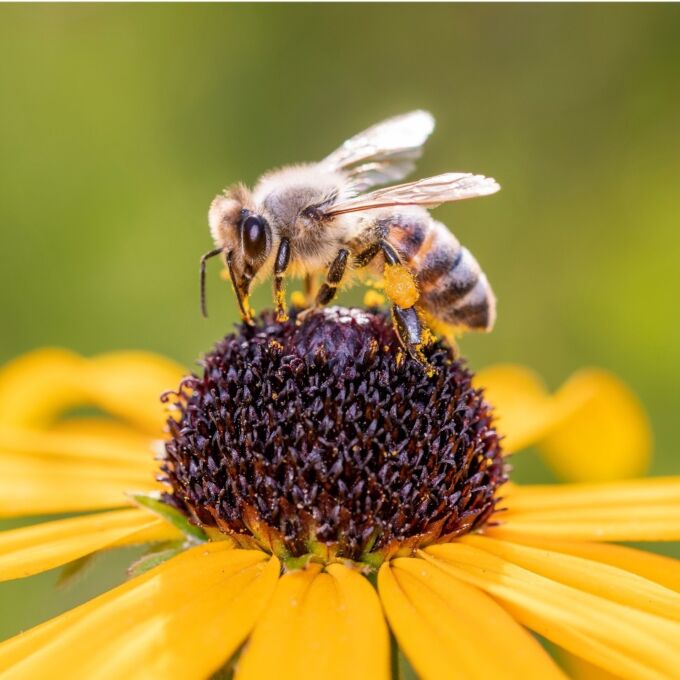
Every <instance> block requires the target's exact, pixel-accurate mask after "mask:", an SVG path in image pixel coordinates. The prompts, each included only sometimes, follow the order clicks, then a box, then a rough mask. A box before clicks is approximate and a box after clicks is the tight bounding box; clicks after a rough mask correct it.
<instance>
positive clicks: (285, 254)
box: [274, 238, 290, 322]
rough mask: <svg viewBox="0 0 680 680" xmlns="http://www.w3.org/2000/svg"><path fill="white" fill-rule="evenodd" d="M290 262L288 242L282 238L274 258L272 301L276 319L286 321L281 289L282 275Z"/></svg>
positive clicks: (284, 294)
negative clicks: (274, 304) (274, 303)
mask: <svg viewBox="0 0 680 680" xmlns="http://www.w3.org/2000/svg"><path fill="white" fill-rule="evenodd" d="M289 264H290V242H289V241H288V239H287V238H282V239H281V243H280V244H279V249H278V251H277V253H276V260H274V301H275V302H276V320H277V321H279V322H283V321H288V315H287V314H286V293H285V291H284V289H283V275H284V274H285V272H286V269H288V265H289Z"/></svg>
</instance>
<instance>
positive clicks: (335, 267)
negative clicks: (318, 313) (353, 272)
mask: <svg viewBox="0 0 680 680" xmlns="http://www.w3.org/2000/svg"><path fill="white" fill-rule="evenodd" d="M348 257H349V250H347V249H346V248H341V249H340V250H339V251H338V254H337V255H336V256H335V259H334V260H333V262H331V266H330V267H329V268H328V272H327V274H326V282H325V283H323V284H322V285H321V288H319V292H318V293H317V294H316V304H317V306H318V307H321V306H323V305H327V304H328V303H329V302H331V301H332V300H333V298H334V297H335V294H336V293H337V292H338V284H339V283H340V281H342V277H343V276H344V274H345V269H347V258H348Z"/></svg>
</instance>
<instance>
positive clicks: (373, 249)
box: [354, 241, 381, 268]
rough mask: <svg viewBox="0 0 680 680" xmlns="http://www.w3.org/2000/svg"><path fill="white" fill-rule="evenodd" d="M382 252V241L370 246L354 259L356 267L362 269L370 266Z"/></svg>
mask: <svg viewBox="0 0 680 680" xmlns="http://www.w3.org/2000/svg"><path fill="white" fill-rule="evenodd" d="M380 250H381V246H380V241H376V242H375V243H372V244H371V245H370V246H368V248H366V249H365V250H362V251H361V252H360V253H358V254H357V256H356V257H355V258H354V266H355V267H359V268H361V267H365V266H366V265H368V264H370V263H371V261H372V260H373V259H374V258H375V256H376V255H377V254H378V253H379V252H380Z"/></svg>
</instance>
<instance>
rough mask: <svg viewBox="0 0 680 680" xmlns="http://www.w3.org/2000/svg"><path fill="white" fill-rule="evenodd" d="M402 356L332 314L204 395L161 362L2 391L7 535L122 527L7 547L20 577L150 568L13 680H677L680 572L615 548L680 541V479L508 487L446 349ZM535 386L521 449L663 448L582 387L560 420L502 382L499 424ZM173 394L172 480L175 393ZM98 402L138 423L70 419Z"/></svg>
mask: <svg viewBox="0 0 680 680" xmlns="http://www.w3.org/2000/svg"><path fill="white" fill-rule="evenodd" d="M395 342H396V340H395V337H394V335H393V333H392V331H391V329H390V327H389V324H388V323H387V322H386V320H385V319H384V317H383V316H381V315H379V314H373V313H366V312H357V311H347V310H340V309H337V308H335V309H331V310H327V311H325V312H323V313H317V314H315V315H310V316H309V317H307V318H306V319H305V321H304V322H303V323H302V324H301V325H300V326H295V324H294V323H292V322H290V323H287V324H276V323H274V322H273V321H272V320H271V319H269V318H267V317H265V318H264V319H261V320H260V323H259V326H258V327H257V328H256V329H254V330H247V329H242V330H241V331H240V334H239V335H238V336H229V337H227V338H226V339H225V340H224V341H222V342H221V343H219V344H218V345H217V346H216V348H215V350H214V351H213V352H211V353H210V354H208V355H207V356H206V358H205V360H204V371H203V373H202V375H201V376H193V377H190V378H188V379H184V380H181V374H182V370H181V369H179V368H177V367H175V366H174V365H172V364H170V363H169V362H165V361H163V360H161V359H158V358H154V357H149V356H146V355H140V354H115V355H108V356H104V357H99V358H96V359H93V360H86V359H81V358H79V357H76V356H74V355H71V354H68V353H63V352H55V351H49V352H43V353H39V354H35V355H32V356H30V355H29V356H28V357H25V358H24V359H20V360H18V361H17V362H16V363H14V364H13V365H10V366H9V367H8V368H6V369H5V371H4V373H3V374H2V375H0V405H1V409H0V410H1V412H0V492H1V495H0V511H1V512H2V513H3V514H4V515H5V516H9V515H11V514H15V515H18V514H45V513H56V512H73V511H83V510H95V509H96V510H102V512H99V513H94V514H92V513H91V514H86V515H80V516H76V517H71V518H68V519H60V520H54V521H51V522H46V523H43V524H38V525H36V526H32V527H27V528H22V529H15V530H11V531H7V532H5V533H4V534H0V578H4V579H9V578H17V577H20V576H28V575H30V574H34V573H37V572H38V571H43V570H46V569H50V568H53V567H56V566H59V565H62V564H65V563H68V562H70V561H72V560H74V559H77V558H79V557H82V556H84V555H87V554H90V553H92V552H95V551H98V550H103V549H110V548H113V547H117V546H121V545H130V544H136V543H151V544H152V545H153V546H154V549H153V550H152V551H151V552H149V553H148V555H147V556H145V557H144V558H143V559H142V560H141V561H140V562H139V563H138V564H137V565H135V567H134V568H133V570H134V573H135V574H136V575H135V576H133V577H132V578H131V579H130V580H129V581H127V582H126V583H124V584H123V585H121V586H118V587H117V588H114V589H113V590H111V591H109V592H107V593H105V594H103V595H101V596H99V597H98V598H95V599H93V600H91V601H90V602H87V603H86V604H84V605H81V606H80V607H78V608H76V609H74V610H72V611H69V612H66V613H65V614H62V615H61V616H58V617H56V618H55V619H53V620H51V621H48V622H46V623H44V624H42V625H39V626H37V627H36V628H33V629H31V630H29V631H26V632H25V633H22V634H20V635H18V636H16V637H14V638H12V639H10V640H8V641H6V642H4V643H2V644H1V645H0V671H3V672H4V673H5V674H6V676H7V677H10V678H11V677H21V678H25V677H39V676H41V675H49V674H52V673H53V671H54V669H55V668H58V669H61V672H64V673H65V674H67V675H68V676H69V677H88V678H89V677H97V678H109V677H110V678H120V677H144V678H146V677H149V678H152V677H153V678H155V677H158V676H163V677H177V678H207V677H209V676H210V675H211V674H212V673H214V672H216V671H218V670H219V669H220V668H223V667H224V666H225V664H227V666H228V665H229V663H232V664H233V662H234V660H235V659H236V658H237V657H238V659H237V661H236V676H237V677H238V678H246V679H248V678H261V677H269V676H273V675H276V676H277V677H291V678H292V677H301V676H302V675H303V674H310V673H314V674H316V675H318V676H320V677H324V678H333V677H338V678H340V677H348V676H350V675H351V676H359V677H376V678H381V677H382V678H387V677H390V672H391V670H390V668H391V667H392V668H393V669H395V668H396V667H398V668H403V667H405V666H406V665H408V664H411V665H412V666H413V668H414V669H415V671H416V672H417V673H418V674H419V675H420V676H422V677H424V678H445V677H462V678H478V677H479V678H488V677H501V678H503V677H517V676H519V675H520V674H521V675H524V676H528V677H563V672H562V671H561V670H560V668H559V666H558V665H557V664H556V663H555V662H554V660H553V659H552V657H551V656H550V655H549V654H548V653H547V652H546V651H545V650H544V648H543V647H542V646H541V645H540V644H539V643H538V642H537V641H536V639H535V637H534V636H533V635H531V633H529V632H528V631H529V630H530V631H534V632H536V633H538V634H539V635H541V636H543V637H544V638H546V639H548V640H550V641H551V642H553V643H554V644H555V645H557V646H558V647H560V648H562V649H564V650H567V651H568V652H569V653H571V654H572V655H574V656H575V657H577V658H578V659H582V660H585V662H587V663H588V664H592V665H594V666H596V667H597V668H600V669H604V670H606V671H608V672H610V673H613V674H614V675H617V676H620V677H624V678H657V677H658V678H662V677H671V676H673V674H675V673H676V672H677V668H678V667H680V650H678V648H677V640H678V639H679V636H680V623H679V621H680V594H678V593H679V592H680V570H679V569H678V564H677V563H676V562H674V561H673V560H671V559H669V558H666V557H662V556H659V555H654V554H651V553H647V552H644V551H641V550H637V549H634V548H630V547H624V546H620V545H614V544H611V543H608V541H645V540H654V541H657V540H677V539H678V538H680V478H678V479H676V478H658V479H647V480H641V481H630V480H629V481H620V482H606V483H578V484H572V485H547V486H534V487H521V486H517V485H514V484H512V483H509V482H508V483H505V476H506V469H505V465H504V462H503V459H502V458H501V453H500V446H501V445H502V443H501V444H499V437H498V435H497V434H496V430H495V426H494V423H493V421H492V419H491V412H490V409H489V406H488V405H487V400H486V397H485V396H484V394H483V393H482V392H480V391H479V390H477V389H474V388H473V386H472V385H471V382H470V381H471V379H472V377H471V375H470V373H469V371H468V369H467V368H466V366H465V365H464V364H463V363H462V362H460V361H456V360H454V359H453V358H452V356H451V354H450V352H449V350H447V349H446V347H445V346H444V345H442V344H441V343H437V344H435V345H434V346H433V347H432V348H431V349H430V351H429V357H428V358H429V360H430V361H431V362H432V363H433V364H434V365H435V366H436V367H437V368H438V373H437V374H436V376H434V377H433V378H431V379H430V378H428V377H427V376H425V374H424V373H423V372H422V371H420V370H419V368H418V367H417V365H415V364H413V363H412V361H411V360H410V359H406V358H404V357H403V356H401V354H400V352H398V351H397V350H395ZM494 371H495V375H496V379H497V380H496V383H494V384H492V383H491V381H490V380H488V378H489V377H490V376H492V375H494ZM513 374H514V378H513ZM518 378H521V379H522V380H518ZM513 379H514V380H516V381H517V390H516V396H517V399H516V400H515V401H513V400H509V401H508V400H506V401H505V405H504V406H502V407H501V419H500V421H499V427H502V428H504V429H505V430H506V431H507V433H508V436H507V440H508V441H509V442H510V443H511V445H512V446H513V447H518V446H519V443H520V442H521V443H523V444H529V443H532V442H533V441H537V440H538V441H541V442H542V443H543V444H542V445H543V446H544V447H545V449H546V451H549V452H551V453H550V455H552V456H553V460H556V461H558V460H560V456H561V455H563V453H564V452H565V451H572V450H573V447H574V446H576V445H578V446H581V447H582V448H586V449H587V448H589V446H591V445H593V443H594V445H596V446H600V445H601V443H602V437H604V436H606V435H607V434H608V432H607V431H608V429H610V428H611V427H612V423H615V421H616V411H617V408H618V409H619V410H620V411H621V412H623V414H624V415H625V416H626V418H627V422H626V424H625V425H620V427H628V428H630V429H629V431H630V432H633V434H635V431H634V430H633V427H635V423H637V426H639V429H638V431H637V434H636V435H635V436H637V437H638V439H637V444H636V445H637V446H638V448H639V449H640V448H642V449H643V448H644V444H645V443H646V440H645V433H646V431H645V429H644V422H645V421H644V418H643V417H641V416H640V415H639V413H638V412H637V411H636V410H635V401H634V400H633V399H632V397H630V395H629V394H628V393H627V391H626V390H625V389H624V388H622V387H621V386H620V384H619V383H617V382H616V381H615V380H614V379H613V378H610V377H608V376H604V375H602V374H596V373H592V372H591V373H589V374H582V375H581V376H580V377H576V378H573V379H572V380H571V381H569V383H567V386H566V387H565V388H563V389H562V390H561V391H560V392H558V394H557V396H555V397H549V396H548V395H546V394H545V393H544V392H542V391H541V390H540V389H539V388H538V386H537V384H536V382H535V380H533V379H532V378H530V377H529V375H528V374H527V373H525V372H523V371H521V370H520V369H514V368H508V367H503V368H498V369H493V371H490V372H489V373H488V374H487V377H486V378H485V377H484V376H482V378H481V380H482V382H483V381H485V380H488V382H487V393H488V394H493V393H494V392H495V393H496V394H497V395H501V398H500V401H501V402H502V401H503V397H502V394H503V391H504V390H505V393H506V394H507V393H508V392H509V386H510V385H511V381H512V380H513ZM598 380H599V381H600V383H599V384H600V387H599V388H597V389H595V387H594V386H595V384H596V383H597V381H598ZM180 381H181V382H180ZM522 381H523V382H522ZM177 384H180V388H179V389H178V390H177V391H175V392H170V393H167V394H166V401H168V402H169V403H170V404H171V405H172V406H173V408H174V410H173V411H172V413H171V417H170V421H169V429H170V432H169V438H168V439H167V440H166V442H165V444H164V445H161V446H160V447H158V446H157V447H156V450H157V452H158V454H159V456H160V458H161V461H160V463H159V462H158V461H156V462H154V461H152V460H151V457H150V456H149V455H148V453H147V449H148V444H149V441H150V439H152V438H160V437H161V422H162V418H163V416H162V411H161V409H160V407H159V405H158V404H157V402H156V400H155V398H154V397H153V395H156V394H158V393H159V392H160V391H161V389H167V388H170V387H172V386H173V385H177ZM584 384H587V385H588V386H589V389H588V390H586V391H585V392H586V396H585V397H584V398H583V399H582V400H580V401H579V400H578V399H577V398H576V395H577V394H578V390H579V389H582V388H583V385H584ZM565 394H566V395H567V396H564V395H565ZM603 394H604V395H605V398H602V395H603ZM567 397H568V398H567ZM83 402H86V403H90V404H95V405H97V406H98V407H99V408H101V409H102V410H104V411H105V412H107V413H109V414H112V415H114V416H117V417H118V418H119V420H117V421H113V422H112V421H111V420H110V419H109V420H103V419H102V418H70V419H66V420H64V419H61V418H59V415H60V413H62V412H63V411H64V409H66V408H72V407H74V406H77V405H80V404H81V403H83ZM518 403H524V404H525V405H527V404H529V406H527V407H526V410H522V408H519V407H518ZM622 405H623V406H622ZM513 409H514V411H513ZM532 409H533V410H534V414H535V415H534V417H533V419H532V418H531V417H530V415H531V410H532ZM520 416H521V417H520ZM513 418H515V420H514V421H513ZM631 419H632V422H633V426H631ZM513 425H515V426H516V427H515V429H513ZM615 429H616V428H615ZM609 434H610V435H611V433H609ZM615 434H616V433H615ZM615 434H614V435H611V437H615ZM611 441H612V443H613V445H614V446H620V447H621V451H622V452H623V453H626V454H627V453H629V452H630V450H632V446H631V443H630V441H628V440H626V441H624V442H623V443H621V440H617V439H614V438H612V439H611ZM513 442H514V444H513ZM590 451H591V454H592V453H593V449H590ZM614 462H616V461H614ZM159 465H160V468H161V469H162V472H161V470H159ZM564 465H565V467H566V463H565V464H564ZM159 472H161V474H160V477H161V479H160V481H154V479H153V476H154V474H158V473H159ZM125 492H133V493H132V494H131V495H127V496H126V495H125ZM154 492H156V493H155V494H154ZM160 493H163V494H164V495H163V496H160V495H159V494H160ZM133 500H134V501H135V502H133ZM126 506H127V507H126ZM110 508H118V509H113V510H111V509H110ZM104 510H106V511H104ZM187 518H191V520H192V522H188V521H187ZM391 634H392V636H393V638H391ZM391 639H394V640H395V641H396V642H395V643H394V644H393V643H391ZM228 670H229V668H227V669H226V670H225V672H227V671H228ZM232 670H233V669H232Z"/></svg>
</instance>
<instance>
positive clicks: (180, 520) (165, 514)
mask: <svg viewBox="0 0 680 680" xmlns="http://www.w3.org/2000/svg"><path fill="white" fill-rule="evenodd" d="M130 498H132V500H133V501H134V502H135V503H137V504H138V505H141V506H142V507H143V508H147V509H148V510H151V512H154V513H156V514H157V515H158V516H160V517H162V518H163V519H164V520H165V521H166V522H168V523H170V524H172V526H173V527H175V528H176V529H179V530H180V531H181V532H182V533H183V534H184V535H185V536H186V537H187V538H188V539H189V541H191V542H193V543H205V542H206V541H207V540H208V536H207V535H206V533H205V531H203V529H201V528H200V527H197V526H196V525H195V524H191V523H190V522H189V519H188V518H187V517H186V516H185V515H183V514H182V513H181V512H180V511H179V510H178V509H177V508H173V507H172V506H171V505H168V504H167V503H164V502H163V501H162V500H161V499H160V496H159V494H143V493H136V494H130Z"/></svg>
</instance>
